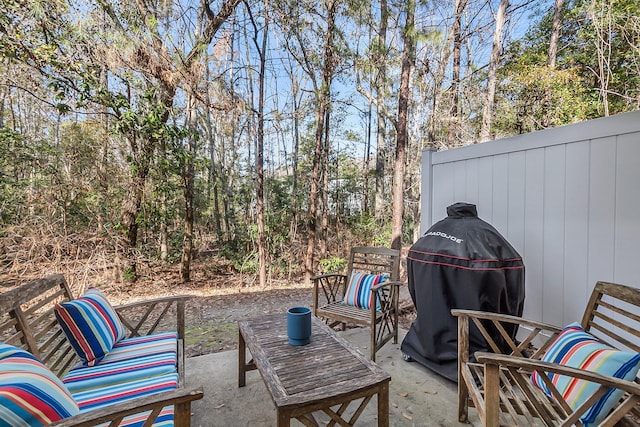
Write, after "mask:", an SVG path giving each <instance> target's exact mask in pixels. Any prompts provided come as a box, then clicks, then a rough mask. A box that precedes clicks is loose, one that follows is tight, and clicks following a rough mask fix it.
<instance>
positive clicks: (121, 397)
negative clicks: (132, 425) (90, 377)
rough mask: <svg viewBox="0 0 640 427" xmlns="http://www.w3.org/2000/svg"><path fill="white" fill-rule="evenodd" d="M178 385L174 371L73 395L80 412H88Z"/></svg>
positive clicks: (174, 387) (172, 388) (173, 388)
mask: <svg viewBox="0 0 640 427" xmlns="http://www.w3.org/2000/svg"><path fill="white" fill-rule="evenodd" d="M177 387H178V374H176V373H174V374H165V375H159V376H155V377H151V378H141V379H138V380H135V381H128V382H125V383H120V384H112V385H109V386H106V387H98V388H94V389H91V390H83V391H79V392H77V393H72V395H73V398H74V399H75V400H76V402H78V406H79V407H80V412H87V411H93V410H96V409H99V408H104V407H105V406H110V405H117V404H118V403H120V402H126V401H129V400H131V399H136V398H138V397H144V396H149V395H152V394H156V393H161V392H163V391H169V390H175V389H176V388H177ZM121 425H122V424H121Z"/></svg>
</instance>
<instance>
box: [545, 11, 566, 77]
mask: <svg viewBox="0 0 640 427" xmlns="http://www.w3.org/2000/svg"><path fill="white" fill-rule="evenodd" d="M562 3H563V0H556V3H555V6H554V7H553V22H552V23H551V37H550V38H549V53H548V59H547V65H548V66H549V68H555V67H556V58H557V56H558V40H559V39H560V28H561V25H562V21H561V17H562Z"/></svg>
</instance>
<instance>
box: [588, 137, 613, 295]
mask: <svg viewBox="0 0 640 427" xmlns="http://www.w3.org/2000/svg"><path fill="white" fill-rule="evenodd" d="M590 151H591V156H590V163H589V165H590V168H589V245H588V249H587V250H588V273H589V283H590V284H591V286H592V287H593V285H595V283H596V282H597V281H598V280H606V281H613V280H614V274H613V268H614V219H615V207H616V191H615V188H616V151H617V150H616V140H615V138H613V137H612V138H602V139H597V140H593V141H591V150H590Z"/></svg>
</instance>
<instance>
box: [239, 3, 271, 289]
mask: <svg viewBox="0 0 640 427" xmlns="http://www.w3.org/2000/svg"><path fill="white" fill-rule="evenodd" d="M245 4H246V3H245ZM263 7H264V18H263V19H264V21H263V27H262V42H261V43H260V42H259V41H258V33H259V32H260V31H259V30H258V26H257V24H256V22H255V20H254V17H253V14H252V13H251V9H250V8H249V5H248V4H247V10H248V11H249V17H250V18H251V23H252V25H253V42H254V44H255V47H256V51H257V52H258V56H259V57H260V71H259V74H258V111H257V113H258V140H257V146H256V187H257V188H256V200H257V216H258V264H259V269H258V270H259V271H258V277H259V281H260V286H263V287H264V286H266V284H267V251H266V240H265V230H264V94H265V72H266V59H267V39H268V35H269V0H264V3H263Z"/></svg>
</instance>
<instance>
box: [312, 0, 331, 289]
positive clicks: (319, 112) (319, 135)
mask: <svg viewBox="0 0 640 427" xmlns="http://www.w3.org/2000/svg"><path fill="white" fill-rule="evenodd" d="M327 12H328V13H327V34H326V38H325V47H324V54H323V60H324V67H323V72H322V84H321V87H320V88H319V91H318V92H319V93H318V95H317V107H316V135H315V150H314V155H313V164H312V170H311V189H310V191H309V211H308V214H307V232H308V233H309V236H308V239H307V254H306V257H305V279H306V281H307V282H309V279H310V278H311V276H312V274H313V270H314V258H315V257H314V255H315V245H316V225H317V224H316V222H317V205H318V188H319V184H320V168H321V166H322V161H321V157H322V151H323V150H322V140H323V133H324V118H325V113H326V110H327V108H329V102H330V100H329V93H330V89H329V88H330V86H331V79H332V77H333V69H334V51H333V38H334V32H335V22H334V19H335V2H334V1H330V2H329V3H328V5H327Z"/></svg>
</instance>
